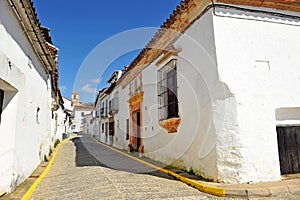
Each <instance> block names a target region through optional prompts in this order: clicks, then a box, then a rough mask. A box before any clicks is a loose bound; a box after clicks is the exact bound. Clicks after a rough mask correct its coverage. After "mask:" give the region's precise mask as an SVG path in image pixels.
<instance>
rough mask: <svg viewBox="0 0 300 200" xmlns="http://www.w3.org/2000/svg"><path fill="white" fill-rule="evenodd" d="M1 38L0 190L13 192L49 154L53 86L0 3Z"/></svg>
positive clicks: (24, 38) (0, 2)
mask: <svg viewBox="0 0 300 200" xmlns="http://www.w3.org/2000/svg"><path fill="white" fill-rule="evenodd" d="M0 38H1V39H0V80H1V85H0V87H1V88H3V87H5V88H4V90H5V101H6V104H7V105H5V107H4V110H3V113H2V121H1V125H0V137H1V141H0V146H1V148H0V166H1V168H0V189H2V188H3V189H5V190H6V191H7V192H11V191H12V190H13V189H14V188H15V187H16V186H17V185H18V184H20V183H21V182H22V181H24V180H25V179H26V178H27V177H28V176H29V175H30V174H31V173H32V171H33V170H34V169H35V168H36V167H37V166H38V164H39V163H40V161H41V160H42V159H43V157H44V155H48V153H49V148H50V145H51V144H50V117H51V116H50V112H49V111H50V109H51V101H50V99H49V98H48V97H49V93H51V90H49V87H50V85H49V83H51V82H50V81H49V77H48V75H47V74H46V72H45V71H44V69H43V67H42V65H41V63H40V61H39V60H38V59H37V56H36V55H35V53H34V52H33V49H32V47H31V45H30V44H29V42H28V40H27V38H26V37H25V35H24V34H23V30H22V29H21V27H20V26H19V25H18V22H17V20H16V19H15V18H14V17H13V14H12V12H11V9H10V8H9V7H8V5H7V2H6V1H0ZM28 57H30V58H31V60H32V63H33V65H32V66H29V65H28ZM8 61H11V64H12V65H11V66H9V64H8ZM3 80H4V81H5V84H3ZM33 88H34V90H33ZM8 90H10V91H9V92H7V91H8ZM37 108H40V111H39V117H38V121H37V120H36V115H37ZM29 147H30V148H29Z"/></svg>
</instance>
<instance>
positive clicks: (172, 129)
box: [159, 117, 181, 133]
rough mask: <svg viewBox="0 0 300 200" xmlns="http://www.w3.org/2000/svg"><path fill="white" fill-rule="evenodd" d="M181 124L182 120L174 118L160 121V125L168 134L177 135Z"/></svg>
mask: <svg viewBox="0 0 300 200" xmlns="http://www.w3.org/2000/svg"><path fill="white" fill-rule="evenodd" d="M180 122H181V118H179V117H174V118H170V119H164V120H161V121H159V125H160V126H161V127H163V128H164V129H166V130H167V131H168V133H176V132H177V128H178V126H179V124H180Z"/></svg>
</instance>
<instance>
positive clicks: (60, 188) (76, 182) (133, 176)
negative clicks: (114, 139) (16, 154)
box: [31, 136, 218, 199]
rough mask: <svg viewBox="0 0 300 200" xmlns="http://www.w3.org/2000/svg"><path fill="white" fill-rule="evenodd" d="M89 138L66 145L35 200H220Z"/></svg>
mask: <svg viewBox="0 0 300 200" xmlns="http://www.w3.org/2000/svg"><path fill="white" fill-rule="evenodd" d="M153 171H154V170H153V169H151V168H150V167H148V166H146V165H144V164H142V163H139V162H137V161H135V160H133V159H131V158H128V157H126V156H124V155H122V154H119V153H117V152H115V151H113V150H111V149H109V148H107V147H105V146H102V145H100V144H98V143H97V142H96V141H95V140H94V139H92V138H90V137H88V136H82V137H76V138H74V139H73V140H72V141H68V142H66V143H65V144H63V145H62V147H61V149H60V150H59V153H58V155H57V157H56V159H55V161H54V163H53V165H52V167H51V169H50V171H49V173H48V174H47V175H46V177H45V178H44V179H43V180H42V181H41V183H40V184H39V185H38V187H37V188H36V190H35V191H34V193H33V195H32V196H31V199H218V198H217V197H214V196H210V195H207V194H204V193H202V192H200V191H198V190H196V189H194V188H192V187H189V186H187V185H186V184H184V183H182V182H180V181H177V180H174V179H173V178H172V177H170V176H168V175H165V174H163V173H161V172H157V171H154V172H153Z"/></svg>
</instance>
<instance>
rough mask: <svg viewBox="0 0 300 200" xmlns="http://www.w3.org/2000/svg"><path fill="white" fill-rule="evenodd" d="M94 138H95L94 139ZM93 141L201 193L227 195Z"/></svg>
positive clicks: (214, 188) (223, 190)
mask: <svg viewBox="0 0 300 200" xmlns="http://www.w3.org/2000/svg"><path fill="white" fill-rule="evenodd" d="M92 138H93V137H92ZM93 139H94V140H95V141H97V142H98V143H99V144H101V145H102V146H105V147H107V148H109V149H111V150H113V151H115V152H118V153H120V154H123V155H125V156H127V157H129V158H132V159H134V160H136V161H138V162H140V163H143V164H145V165H148V166H149V167H152V168H154V169H157V170H159V171H161V172H164V173H166V174H169V175H171V176H173V177H175V178H176V179H178V180H180V181H181V182H184V183H186V184H187V185H190V186H192V187H195V188H197V189H198V190H200V191H201V192H204V193H207V194H212V195H215V196H219V197H225V195H226V190H225V188H218V187H214V186H210V185H204V184H201V183H199V182H197V181H194V180H192V179H189V178H186V177H184V176H181V175H179V174H176V173H175V172H172V171H170V170H167V169H164V168H161V167H158V166H156V165H153V164H151V163H148V162H146V161H144V160H141V159H138V158H136V157H134V156H131V155H128V154H127V153H124V152H122V151H119V150H117V149H115V148H113V147H111V146H108V145H106V144H104V143H101V142H99V141H98V140H96V139H95V138H93Z"/></svg>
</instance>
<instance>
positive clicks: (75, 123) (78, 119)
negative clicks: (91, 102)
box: [71, 91, 93, 133]
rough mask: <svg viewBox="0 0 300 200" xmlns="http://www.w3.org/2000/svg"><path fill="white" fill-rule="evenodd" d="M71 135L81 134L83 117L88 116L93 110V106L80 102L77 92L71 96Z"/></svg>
mask: <svg viewBox="0 0 300 200" xmlns="http://www.w3.org/2000/svg"><path fill="white" fill-rule="evenodd" d="M72 106H73V113H72V126H71V131H72V133H82V132H83V122H82V119H83V116H84V115H86V114H90V113H91V111H92V110H93V106H88V105H84V104H82V103H81V102H80V95H79V93H78V92H77V91H74V92H73V94H72Z"/></svg>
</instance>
